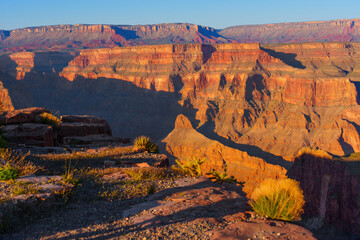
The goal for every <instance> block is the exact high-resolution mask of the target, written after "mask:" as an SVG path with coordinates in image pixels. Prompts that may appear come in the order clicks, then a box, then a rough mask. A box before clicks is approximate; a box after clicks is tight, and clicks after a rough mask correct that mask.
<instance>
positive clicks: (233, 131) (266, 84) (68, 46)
mask: <svg viewBox="0 0 360 240" xmlns="http://www.w3.org/2000/svg"><path fill="white" fill-rule="evenodd" d="M359 25H360V20H358V19H354V20H335V21H326V22H307V23H288V24H269V25H254V26H238V27H230V28H226V29H223V30H215V29H213V28H210V27H202V26H198V25H192V24H157V25H144V26H120V25H73V26H71V25H59V26H45V27H34V28H26V29H17V30H13V31H0V51H1V54H0V83H1V85H0V98H1V105H0V108H1V110H2V111H7V110H13V109H14V108H15V109H20V108H27V107H33V106H39V107H45V108H47V109H49V110H51V112H55V113H56V112H58V113H59V114H61V115H73V114H84V115H85V114H86V115H96V116H99V117H102V118H104V119H106V120H107V121H108V123H109V125H110V126H111V129H112V132H113V135H114V136H119V137H122V138H131V139H134V138H135V137H137V136H140V135H147V136H150V137H151V138H152V139H153V140H155V141H156V142H157V143H158V144H159V145H160V147H161V150H162V151H164V152H166V153H167V155H168V157H169V158H170V159H171V160H173V159H175V158H181V159H186V158H192V157H194V156H195V157H198V158H207V159H208V161H207V162H206V164H205V165H204V168H205V169H206V170H210V169H212V168H216V169H217V170H223V169H224V165H225V164H227V165H228V166H229V169H228V171H229V174H231V175H234V176H236V177H237V178H238V179H239V180H241V181H245V182H246V184H245V187H244V191H245V192H246V193H247V194H251V191H252V189H253V188H254V186H256V185H257V184H258V183H259V182H261V181H262V180H263V179H264V178H268V177H273V178H285V177H287V175H289V174H290V176H291V177H293V178H295V179H298V180H299V181H300V182H301V183H302V184H304V185H302V187H304V192H305V194H306V196H305V197H306V198H307V203H308V205H307V206H306V209H308V210H306V211H307V212H313V213H314V212H315V213H317V211H318V210H319V208H321V206H323V208H324V209H337V210H339V209H341V210H339V211H342V210H344V211H345V212H346V213H345V215H344V216H343V215H341V216H337V215H336V213H334V211H337V210H334V211H328V210H326V212H327V213H326V214H325V212H322V210H321V211H320V210H319V211H320V213H319V214H318V215H320V216H321V217H323V218H324V219H326V220H327V221H329V222H332V223H334V224H335V225H337V226H339V228H342V229H345V230H347V231H352V232H356V229H357V228H358V223H359V220H358V219H359V216H358V215H356V214H358V209H359V207H358V206H359V203H358V202H359V201H358V200H354V201H353V200H351V199H352V197H353V196H356V199H358V196H359V190H358V187H359V184H358V182H359V178H358V173H353V171H350V170H349V169H350V168H351V167H353V166H356V167H357V166H358V160H355V161H353V162H351V163H347V162H346V163H343V162H342V160H339V159H341V157H340V156H348V155H350V154H353V153H356V152H360V106H359V104H360V100H359V90H360V55H359V54H360V43H358V42H356V41H358V40H359V36H360V34H359V32H358V26H359ZM291 29H293V32H292V31H290V30H291ZM319 29H320V30H323V31H320V30H319ZM325 32H326V34H325ZM309 41H312V42H309ZM332 41H339V42H332ZM340 41H341V42H340ZM239 42H242V43H239ZM244 42H247V43H244ZM178 43H181V44H178ZM304 147H310V148H320V149H322V150H324V151H326V152H327V153H329V156H332V157H330V159H325V160H324V159H322V158H317V157H311V156H304V157H303V158H300V157H299V156H298V155H297V154H298V152H299V150H301V149H303V148H304ZM339 161H340V162H341V164H340V165H339ZM342 164H343V165H344V166H343V165H342ZM303 165H306V167H307V168H306V169H313V170H311V171H310V170H309V171H306V170H304V168H303ZM326 166H330V167H326ZM331 166H332V167H331ZM349 166H350V167H349ZM289 169H290V171H288V170H289ZM328 176H335V177H334V179H333V180H331V181H330V182H329V181H328V182H327V184H328V185H329V186H330V190H329V193H327V190H326V191H325V190H324V191H325V193H323V195H326V196H324V197H323V198H322V200H320V199H319V196H318V195H317V190H318V189H319V188H323V185H326V184H325V183H326V181H325V180H326V179H327V178H328ZM318 178H319V179H322V180H321V181H319V182H317V180H316V179H318ZM323 179H325V180H323ZM324 181H325V183H324V184H323V183H322V182H324ZM322 184H323V185H322ZM328 185H326V186H328ZM350 188H351V189H350ZM326 189H327V187H326ZM341 189H346V191H352V192H351V193H344V192H343V191H342V190H341ZM349 189H350V190H349ZM344 191H345V190H344ZM335 195H336V199H337V200H332V198H331V197H334V196H335ZM324 199H325V200H326V201H325V202H324ZM349 199H350V200H349ZM350 201H353V202H351V204H352V205H351V208H353V209H355V210H356V211H353V212H352V210H349V209H348V208H346V206H347V205H349V204H348V202H350ZM319 205H321V206H320V207H319ZM324 206H325V207H324ZM324 211H325V210H324ZM308 215H309V216H312V215H311V214H308ZM315 215H316V214H315ZM350 215H351V216H352V217H351V218H352V219H356V220H354V222H347V223H346V224H345V225H344V224H341V223H340V222H339V220H338V219H342V220H341V221H347V220H346V219H348V218H349V217H348V216H350ZM334 216H336V217H334Z"/></svg>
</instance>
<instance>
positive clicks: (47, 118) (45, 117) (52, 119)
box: [40, 112, 61, 128]
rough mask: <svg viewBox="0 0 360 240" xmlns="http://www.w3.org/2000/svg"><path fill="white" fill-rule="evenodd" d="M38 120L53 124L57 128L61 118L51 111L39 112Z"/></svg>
mask: <svg viewBox="0 0 360 240" xmlns="http://www.w3.org/2000/svg"><path fill="white" fill-rule="evenodd" d="M40 122H41V123H44V124H48V125H51V126H53V127H54V128H58V127H59V125H60V123H61V120H60V119H59V118H57V117H56V116H54V115H52V114H51V113H46V112H45V113H42V114H40Z"/></svg>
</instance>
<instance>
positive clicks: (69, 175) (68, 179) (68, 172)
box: [63, 159, 79, 186]
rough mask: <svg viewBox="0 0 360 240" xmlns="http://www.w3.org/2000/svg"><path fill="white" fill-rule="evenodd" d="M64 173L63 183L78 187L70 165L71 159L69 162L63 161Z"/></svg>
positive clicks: (72, 167) (73, 169) (77, 181)
mask: <svg viewBox="0 0 360 240" xmlns="http://www.w3.org/2000/svg"><path fill="white" fill-rule="evenodd" d="M64 169H65V173H64V175H63V181H64V182H65V183H71V184H73V185H75V186H76V185H78V184H79V180H78V179H77V178H75V175H74V173H75V170H76V169H75V166H72V165H71V159H70V160H65V166H64Z"/></svg>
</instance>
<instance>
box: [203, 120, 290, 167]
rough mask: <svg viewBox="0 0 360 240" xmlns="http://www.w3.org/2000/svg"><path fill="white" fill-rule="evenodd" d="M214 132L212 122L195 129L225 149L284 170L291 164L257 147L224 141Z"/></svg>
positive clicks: (228, 140)
mask: <svg viewBox="0 0 360 240" xmlns="http://www.w3.org/2000/svg"><path fill="white" fill-rule="evenodd" d="M214 130H215V123H214V122H211V123H210V122H208V123H206V124H204V125H202V126H201V127H200V128H198V129H197V131H198V132H200V133H201V134H203V135H204V136H205V137H207V138H210V139H212V140H216V141H218V142H220V143H221V144H223V145H225V146H227V147H231V148H234V149H237V150H240V151H243V152H246V153H247V154H249V155H250V156H252V157H258V158H262V159H263V160H264V161H266V162H267V163H269V164H272V165H279V166H281V167H283V168H285V169H289V168H290V167H291V165H292V163H291V162H288V161H286V160H285V159H284V158H282V157H281V156H277V155H275V154H272V153H269V152H266V151H264V150H262V149H261V148H259V147H257V146H253V145H249V144H241V143H235V142H233V141H231V140H230V139H226V138H224V137H222V136H219V135H218V134H216V133H215V131H214Z"/></svg>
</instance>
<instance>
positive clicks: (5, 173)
mask: <svg viewBox="0 0 360 240" xmlns="http://www.w3.org/2000/svg"><path fill="white" fill-rule="evenodd" d="M19 174H20V170H19V169H18V168H14V167H12V166H10V165H5V166H0V181H4V180H11V179H12V180H14V179H16V178H18V177H19Z"/></svg>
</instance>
